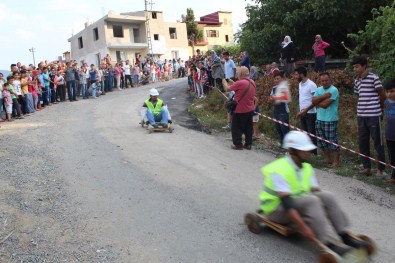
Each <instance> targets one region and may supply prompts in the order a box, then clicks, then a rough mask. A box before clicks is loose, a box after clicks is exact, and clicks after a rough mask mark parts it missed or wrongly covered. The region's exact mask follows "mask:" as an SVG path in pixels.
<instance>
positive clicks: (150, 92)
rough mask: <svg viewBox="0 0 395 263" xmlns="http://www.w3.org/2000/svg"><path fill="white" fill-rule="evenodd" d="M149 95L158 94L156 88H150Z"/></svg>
mask: <svg viewBox="0 0 395 263" xmlns="http://www.w3.org/2000/svg"><path fill="white" fill-rule="evenodd" d="M149 95H151V96H159V92H158V90H157V89H150V91H149Z"/></svg>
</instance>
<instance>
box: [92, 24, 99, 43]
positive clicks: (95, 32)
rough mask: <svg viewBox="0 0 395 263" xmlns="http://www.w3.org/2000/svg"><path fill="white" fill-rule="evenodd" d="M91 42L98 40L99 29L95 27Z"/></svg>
mask: <svg viewBox="0 0 395 263" xmlns="http://www.w3.org/2000/svg"><path fill="white" fill-rule="evenodd" d="M93 40H95V41H97V40H99V29H97V27H96V28H94V29H93Z"/></svg>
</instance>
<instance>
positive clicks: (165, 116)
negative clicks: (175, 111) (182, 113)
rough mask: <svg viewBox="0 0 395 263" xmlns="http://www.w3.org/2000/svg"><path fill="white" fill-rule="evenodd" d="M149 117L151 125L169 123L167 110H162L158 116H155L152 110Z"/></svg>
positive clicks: (148, 113)
mask: <svg viewBox="0 0 395 263" xmlns="http://www.w3.org/2000/svg"><path fill="white" fill-rule="evenodd" d="M147 117H148V120H149V123H150V124H151V125H154V124H156V122H161V123H162V124H168V123H169V112H168V111H167V110H162V111H161V112H160V113H159V114H158V115H156V116H154V113H153V112H152V111H151V110H148V112H147Z"/></svg>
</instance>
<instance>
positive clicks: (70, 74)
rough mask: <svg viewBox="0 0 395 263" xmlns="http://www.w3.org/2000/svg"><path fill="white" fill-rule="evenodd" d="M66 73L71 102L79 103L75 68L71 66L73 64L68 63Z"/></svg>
mask: <svg viewBox="0 0 395 263" xmlns="http://www.w3.org/2000/svg"><path fill="white" fill-rule="evenodd" d="M65 73H66V85H67V93H68V97H69V100H70V102H73V101H77V89H76V87H75V74H74V68H73V67H72V66H71V62H67V64H66V70H65Z"/></svg>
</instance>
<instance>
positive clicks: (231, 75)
mask: <svg viewBox="0 0 395 263" xmlns="http://www.w3.org/2000/svg"><path fill="white" fill-rule="evenodd" d="M222 55H223V56H224V60H225V64H224V67H225V78H226V79H232V80H233V81H235V80H236V65H235V63H234V62H233V60H232V59H230V55H229V52H228V51H225V52H224V53H223V54H222Z"/></svg>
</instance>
